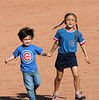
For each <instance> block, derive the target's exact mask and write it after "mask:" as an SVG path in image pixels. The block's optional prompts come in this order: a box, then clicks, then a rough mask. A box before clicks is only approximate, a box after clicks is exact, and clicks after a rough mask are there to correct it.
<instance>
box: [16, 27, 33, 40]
mask: <svg viewBox="0 0 99 100" xmlns="http://www.w3.org/2000/svg"><path fill="white" fill-rule="evenodd" d="M28 35H30V36H31V39H33V37H34V30H33V29H30V28H29V27H25V28H22V29H20V31H19V33H18V36H19V39H20V40H21V41H22V40H23V39H24V38H25V37H27V36H28Z"/></svg>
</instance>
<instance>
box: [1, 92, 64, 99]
mask: <svg viewBox="0 0 99 100" xmlns="http://www.w3.org/2000/svg"><path fill="white" fill-rule="evenodd" d="M26 97H27V98H28V94H27V93H18V94H17V96H16V97H11V96H2V97H0V100H26V99H25V98H26ZM36 98H37V100H52V99H51V98H52V95H36ZM60 98H62V99H65V98H64V97H60Z"/></svg>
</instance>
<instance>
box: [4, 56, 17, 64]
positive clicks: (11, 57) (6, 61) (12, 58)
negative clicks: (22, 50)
mask: <svg viewBox="0 0 99 100" xmlns="http://www.w3.org/2000/svg"><path fill="white" fill-rule="evenodd" d="M14 59H15V57H14V55H11V56H10V57H9V58H8V59H6V60H5V63H8V62H9V61H11V60H14Z"/></svg>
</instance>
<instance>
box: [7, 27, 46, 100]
mask: <svg viewBox="0 0 99 100" xmlns="http://www.w3.org/2000/svg"><path fill="white" fill-rule="evenodd" d="M18 36H19V39H20V40H21V42H22V45H21V46H19V47H17V49H16V50H15V51H14V52H13V54H12V55H11V56H10V57H9V58H8V59H6V60H5V63H8V62H9V61H11V60H13V59H15V58H16V57H18V56H20V59H21V65H20V66H21V71H22V73H23V80H24V85H25V87H26V89H27V92H28V95H29V99H30V100H36V97H35V94H36V89H37V88H38V87H39V86H40V84H41V77H40V75H39V73H38V68H37V65H36V57H35V55H36V54H37V55H42V56H47V53H44V52H43V49H42V48H39V47H37V46H35V45H32V44H31V42H32V40H33V37H34V30H33V29H30V28H28V27H25V28H23V29H21V30H20V31H19V33H18Z"/></svg>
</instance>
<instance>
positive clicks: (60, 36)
mask: <svg viewBox="0 0 99 100" xmlns="http://www.w3.org/2000/svg"><path fill="white" fill-rule="evenodd" d="M76 33H77V30H74V31H73V32H68V31H67V30H66V29H65V28H62V29H59V30H58V31H57V33H56V35H55V37H54V40H56V41H59V49H58V52H59V53H63V54H67V53H71V52H76V51H77V42H79V43H80V44H81V45H82V44H84V43H85V40H84V38H83V36H82V34H81V33H80V32H79V31H78V35H77V37H76V38H75V34H76ZM74 38H75V39H74Z"/></svg>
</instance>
